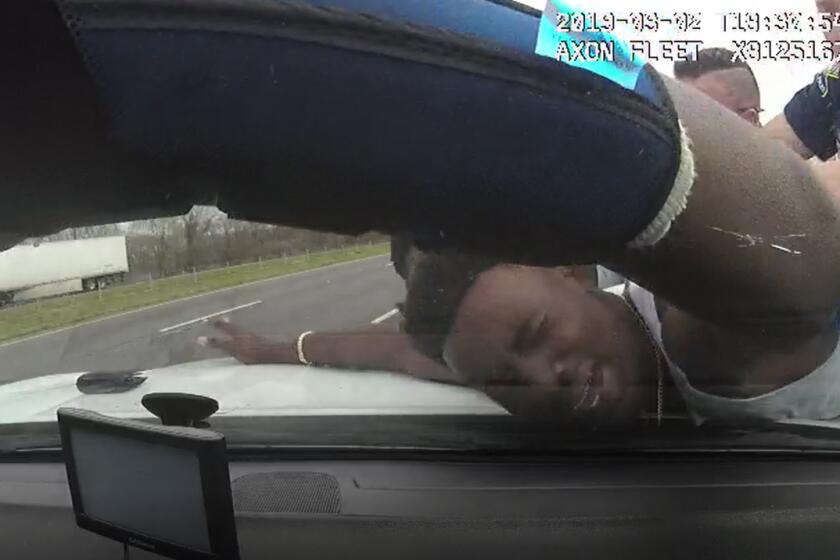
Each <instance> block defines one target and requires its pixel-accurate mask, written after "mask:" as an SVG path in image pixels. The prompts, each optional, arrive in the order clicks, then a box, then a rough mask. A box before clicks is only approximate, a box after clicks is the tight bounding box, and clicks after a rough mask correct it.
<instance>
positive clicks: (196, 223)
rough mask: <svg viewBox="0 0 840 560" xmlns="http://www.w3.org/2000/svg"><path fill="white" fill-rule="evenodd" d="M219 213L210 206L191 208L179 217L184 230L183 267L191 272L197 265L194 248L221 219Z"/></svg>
mask: <svg viewBox="0 0 840 560" xmlns="http://www.w3.org/2000/svg"><path fill="white" fill-rule="evenodd" d="M221 216H222V214H221V212H219V211H218V210H217V209H216V208H214V207H212V206H193V207H192V209H191V210H190V211H189V212H187V213H186V214H184V215H183V216H182V217H181V222H182V225H183V228H184V232H183V233H184V267H185V270H192V269H193V268H195V267H196V264H197V260H198V259H197V255H196V247H197V245H198V242H199V240H200V239H201V238H202V237H204V236H206V235H207V234H208V233H209V232H210V231H211V228H212V227H213V226H214V223H215V222H217V221H219V220H220V219H221Z"/></svg>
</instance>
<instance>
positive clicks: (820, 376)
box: [606, 281, 840, 424]
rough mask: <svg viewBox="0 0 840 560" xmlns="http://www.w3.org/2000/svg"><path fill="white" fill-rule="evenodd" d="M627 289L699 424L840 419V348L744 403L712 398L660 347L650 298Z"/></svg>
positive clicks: (659, 326) (658, 327)
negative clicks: (790, 380) (809, 369)
mask: <svg viewBox="0 0 840 560" xmlns="http://www.w3.org/2000/svg"><path fill="white" fill-rule="evenodd" d="M626 287H627V293H628V294H629V297H630V299H631V301H632V302H633V304H634V305H635V306H636V309H638V311H639V314H640V315H641V316H642V318H643V319H644V320H645V323H647V326H648V328H649V329H650V332H651V333H652V334H653V336H654V338H655V339H656V341H657V342H658V343H659V347H660V348H662V353H663V355H664V356H665V358H666V359H667V360H668V366H669V370H670V372H671V377H672V378H673V380H674V384H675V385H676V387H677V389H678V390H679V391H680V394H681V395H682V397H683V399H684V400H685V402H686V405H687V407H688V410H689V413H690V414H691V416H692V417H693V418H694V420H695V421H696V422H697V423H698V424H700V423H703V421H705V420H709V419H739V418H742V419H750V418H753V419H763V420H773V421H776V420H784V419H787V418H802V419H808V420H829V419H833V418H838V417H840V344H838V347H837V348H835V350H834V353H833V354H832V355H831V356H829V358H828V360H826V361H825V363H823V364H822V365H821V366H820V367H818V368H817V369H815V370H814V371H812V372H811V373H809V374H808V375H806V376H804V377H801V378H800V379H797V380H796V381H794V382H793V383H789V384H788V385H785V386H783V387H780V388H778V389H775V390H773V391H771V392H769V393H765V394H763V395H759V396H757V397H750V398H746V399H735V398H728V397H721V396H718V395H711V394H709V393H704V392H703V391H700V390H698V389H695V388H694V387H692V386H691V383H689V381H688V379H687V377H686V375H685V373H684V372H683V371H682V369H680V367H679V366H678V365H676V364H675V363H674V362H673V361H671V359H670V358H668V354H667V352H665V349H664V346H663V344H662V322H661V321H660V320H659V314H658V313H657V312H656V302H655V299H654V296H653V294H652V293H650V292H649V291H647V290H645V289H644V288H642V287H641V286H639V285H637V284H634V283H632V282H629V281H628V282H627V286H626ZM606 291H608V292H610V293H613V294H616V295H619V296H621V295H622V294H623V293H624V292H625V287H624V286H615V287H613V288H610V289H608V290H606Z"/></svg>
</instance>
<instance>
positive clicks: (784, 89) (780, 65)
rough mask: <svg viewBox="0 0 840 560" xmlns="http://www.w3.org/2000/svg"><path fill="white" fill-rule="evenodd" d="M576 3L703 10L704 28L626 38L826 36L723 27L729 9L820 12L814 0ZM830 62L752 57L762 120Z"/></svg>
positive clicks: (617, 8) (600, 8)
mask: <svg viewBox="0 0 840 560" xmlns="http://www.w3.org/2000/svg"><path fill="white" fill-rule="evenodd" d="M520 1H522V2H523V3H524V4H528V5H530V6H534V7H535V8H539V9H542V8H544V7H545V1H544V0H520ZM573 5H576V6H579V7H581V8H583V9H584V10H586V11H587V12H592V11H597V12H600V13H604V12H606V13H609V12H612V13H623V14H626V13H627V12H629V11H634V12H658V13H661V14H670V13H673V12H691V13H696V12H702V31H700V32H699V33H692V34H691V35H685V34H680V33H677V32H675V31H674V30H662V31H661V32H660V33H658V34H652V33H649V34H638V33H635V32H632V33H634V34H633V35H632V36H628V34H629V33H630V32H624V33H622V34H621V38H622V39H625V40H630V39H643V40H651V41H660V40H667V39H692V40H701V41H703V46H705V47H727V48H732V40H733V39H747V38H755V39H759V40H766V39H773V40H777V39H810V40H817V41H818V40H822V39H823V37H822V36H821V35H820V34H819V33H818V32H816V33H815V32H808V33H778V32H777V33H765V34H762V35H760V36H759V35H750V36H746V35H742V34H741V35H736V34H734V33H729V34H726V33H724V32H723V29H722V16H721V14H722V13H724V12H734V11H737V12H761V13H770V12H773V11H782V10H784V11H795V12H802V13H806V14H807V13H816V8H815V6H814V1H813V0H783V1H780V0H773V1H767V0H764V1H756V0H696V1H690V0H573ZM650 62H651V63H652V64H653V65H654V66H655V67H656V68H657V69H658V70H659V71H661V72H664V73H666V74H668V75H672V64H673V62H670V61H668V62H657V61H650ZM826 64H827V63H820V62H814V61H811V62H775V61H768V60H765V61H761V62H750V65H751V66H752V68H753V72H754V73H755V75H756V78H757V80H758V85H759V87H760V88H761V101H762V106H763V108H764V109H765V112H764V114H763V115H762V120H764V121H765V122H766V121H767V120H769V119H770V118H772V117H773V115H775V114H777V113H779V112H780V111H781V110H782V108H783V107H784V105H785V103H786V102H787V100H788V99H790V97H791V96H792V95H793V94H794V93H796V91H797V90H798V89H799V88H801V87H802V86H804V85H805V84H806V83H808V82H810V81H811V80H812V79H813V76H814V74H815V73H816V72H818V71H819V70H820V69H821V68H822V67H823V66H825V65H826Z"/></svg>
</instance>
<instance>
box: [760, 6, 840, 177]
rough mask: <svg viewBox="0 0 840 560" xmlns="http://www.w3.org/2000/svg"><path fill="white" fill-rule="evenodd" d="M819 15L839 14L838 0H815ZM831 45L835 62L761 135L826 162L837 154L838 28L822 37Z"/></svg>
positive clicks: (839, 120) (839, 100)
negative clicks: (831, 42) (830, 42)
mask: <svg viewBox="0 0 840 560" xmlns="http://www.w3.org/2000/svg"><path fill="white" fill-rule="evenodd" d="M816 4H817V10H818V11H820V12H821V13H835V14H836V13H839V12H840V0H817V3H816ZM825 38H826V40H829V41H833V42H834V56H835V59H834V61H833V62H832V63H831V64H829V65H828V67H827V68H825V69H824V70H823V71H822V72H820V73H819V74H817V75H816V77H815V78H814V81H813V82H812V83H810V84H808V85H807V86H805V87H804V88H802V89H801V90H799V91H798V92H797V93H796V95H794V96H793V99H791V100H790V101H789V102H788V104H787V105H786V106H785V109H784V112H783V113H782V114H780V115H778V116H776V117H775V118H774V119H773V120H772V121H770V122H769V123H767V126H766V127H765V128H764V132H765V133H766V134H767V135H769V136H770V137H772V138H775V139H777V140H781V141H783V142H784V143H785V144H787V145H788V146H789V147H791V148H792V149H793V150H794V151H796V152H797V153H798V154H799V155H801V156H802V157H803V158H805V159H808V158H811V157H813V156H817V157H818V158H820V159H821V160H827V159H829V158H832V157H834V156H835V155H836V154H837V148H838V138H840V136H838V131H840V57H838V55H840V28H834V29H831V30H829V31H828V32H826V33H825Z"/></svg>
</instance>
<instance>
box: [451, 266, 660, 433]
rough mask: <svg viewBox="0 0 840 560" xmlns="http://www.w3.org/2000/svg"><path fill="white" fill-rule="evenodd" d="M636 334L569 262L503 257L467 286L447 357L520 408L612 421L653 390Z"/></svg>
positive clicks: (628, 414) (633, 411) (635, 409)
mask: <svg viewBox="0 0 840 560" xmlns="http://www.w3.org/2000/svg"><path fill="white" fill-rule="evenodd" d="M609 297H612V296H609ZM636 340H637V338H636V337H634V336H633V335H632V333H630V332H629V331H628V326H627V325H625V324H624V323H622V322H620V321H618V320H616V319H615V318H614V317H613V316H612V315H611V314H610V313H609V312H608V310H607V308H606V307H605V306H604V304H603V303H602V301H601V300H600V299H599V298H596V297H595V296H594V295H593V294H592V293H591V292H590V291H589V290H587V289H586V288H584V287H583V286H582V285H581V284H580V283H579V282H578V281H577V280H575V279H574V278H572V277H571V276H570V275H569V273H568V272H563V271H561V270H558V269H544V268H534V267H525V266H513V265H502V266H497V267H495V268H493V269H491V270H488V271H486V272H484V273H482V274H481V275H480V276H479V277H478V278H477V279H476V281H475V284H474V285H473V286H472V288H470V290H469V291H468V292H467V294H466V296H465V297H464V299H463V301H462V303H461V306H460V308H459V309H458V313H457V317H456V319H455V323H454V324H453V327H452V331H451V333H450V334H449V336H448V338H447V342H446V345H445V348H444V357H445V358H446V361H447V363H448V364H449V365H450V367H452V368H453V370H455V371H457V372H458V373H459V374H461V375H462V376H463V377H464V378H465V379H467V380H469V381H470V382H471V383H472V384H474V385H477V386H479V387H480V388H481V389H482V390H484V391H485V392H486V393H487V394H488V395H489V396H490V397H491V398H493V399H494V400H496V401H497V402H499V403H500V404H502V406H504V407H505V408H507V409H508V411H510V412H512V413H514V414H523V415H529V416H546V415H547V416H551V417H553V418H556V419H568V420H575V419H580V420H585V421H586V422H588V423H596V424H597V423H613V422H620V421H622V420H625V419H628V418H633V417H636V416H638V414H639V412H640V410H641V409H642V408H643V402H645V399H646V398H650V397H651V395H652V394H653V388H652V386H651V385H650V384H649V380H647V379H646V378H645V376H644V375H643V373H642V372H641V371H640V370H639V369H638V368H637V367H635V366H634V365H633V364H636V363H637V360H636V359H635V358H634V356H635V355H636V354H637V353H638V352H639V349H638V347H637V346H636V344H635V342H636Z"/></svg>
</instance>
